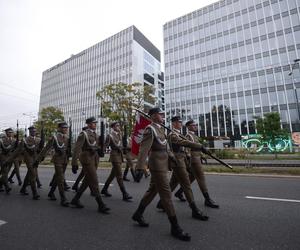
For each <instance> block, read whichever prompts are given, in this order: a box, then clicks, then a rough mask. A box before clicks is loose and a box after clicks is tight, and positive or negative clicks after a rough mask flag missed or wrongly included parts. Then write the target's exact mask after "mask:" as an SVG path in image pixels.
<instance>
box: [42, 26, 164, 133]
mask: <svg viewBox="0 0 300 250" xmlns="http://www.w3.org/2000/svg"><path fill="white" fill-rule="evenodd" d="M163 77H164V76H163V73H162V72H161V63H160V51H159V50H158V49H157V48H156V47H155V46H154V45H153V44H152V43H151V42H150V41H149V40H148V39H147V38H146V37H145V36H144V35H143V34H142V33H141V32H140V31H139V30H138V29H137V28H136V27H135V26H131V27H129V28H127V29H125V30H122V31H121V32H119V33H117V34H115V35H113V36H111V37H109V38H107V39H105V40H104V41H102V42H99V43H97V44H96V45H94V46H92V47H90V48H88V49H86V50H84V51H82V52H80V53H78V54H76V55H72V56H71V57H70V58H69V59H66V60H65V61H63V62H61V63H59V64H57V65H55V66H53V67H51V68H50V69H47V70H46V71H44V72H43V77H42V86H41V95H40V106H39V110H40V111H41V110H42V108H44V107H48V106H54V107H57V108H59V109H61V110H62V111H63V113H64V116H65V119H68V118H69V117H70V118H72V124H73V130H74V133H79V132H80V131H81V128H82V126H84V122H85V119H86V118H87V117H89V116H98V115H99V114H100V104H99V101H98V100H97V98H96V93H97V91H99V90H100V89H101V88H102V87H103V86H105V85H107V84H111V83H118V82H124V83H128V84H130V83H134V82H140V83H142V84H144V85H145V84H148V85H151V86H154V87H155V96H156V97H157V103H156V105H157V104H159V105H160V106H161V108H163V109H164V81H163ZM153 105H154V104H153V103H148V102H147V101H145V106H146V107H151V106H153Z"/></svg>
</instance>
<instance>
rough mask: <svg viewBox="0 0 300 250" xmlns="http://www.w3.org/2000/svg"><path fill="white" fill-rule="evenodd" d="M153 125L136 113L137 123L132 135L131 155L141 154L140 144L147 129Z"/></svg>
mask: <svg viewBox="0 0 300 250" xmlns="http://www.w3.org/2000/svg"><path fill="white" fill-rule="evenodd" d="M150 123H151V121H149V120H148V119H146V118H145V117H144V116H143V115H141V114H140V113H139V112H137V113H136V122H135V126H134V129H133V134H132V137H131V139H132V146H131V153H132V154H134V155H138V154H139V150H140V144H141V141H142V139H143V133H144V130H145V128H146V127H147V126H148V125H149V124H150Z"/></svg>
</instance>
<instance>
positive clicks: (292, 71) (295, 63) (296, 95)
mask: <svg viewBox="0 0 300 250" xmlns="http://www.w3.org/2000/svg"><path fill="white" fill-rule="evenodd" d="M299 62H300V59H295V60H294V64H293V65H292V69H291V71H290V72H289V76H291V78H292V84H293V88H294V91H295V97H296V107H297V112H298V123H299V122H300V108H299V99H298V93H297V88H296V85H295V80H294V77H293V73H294V69H295V67H296V65H298V66H299ZM299 72H300V69H299Z"/></svg>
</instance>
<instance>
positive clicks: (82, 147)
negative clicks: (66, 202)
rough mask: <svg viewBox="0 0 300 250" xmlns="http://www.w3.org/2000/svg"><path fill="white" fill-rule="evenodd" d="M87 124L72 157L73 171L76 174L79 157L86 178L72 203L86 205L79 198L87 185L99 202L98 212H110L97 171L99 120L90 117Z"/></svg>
mask: <svg viewBox="0 0 300 250" xmlns="http://www.w3.org/2000/svg"><path fill="white" fill-rule="evenodd" d="M86 124H87V126H88V129H87V130H86V131H82V132H81V133H80V134H79V136H78V138H77V141H76V144H75V148H74V153H73V157H72V172H73V173H75V174H76V172H77V170H78V159H79V160H80V163H81V165H82V168H83V172H84V179H83V182H82V184H81V186H80V187H79V190H78V192H77V193H76V195H75V197H74V198H73V200H72V201H71V204H72V205H73V206H75V207H77V208H83V207H84V206H83V205H82V204H81V202H80V200H79V199H80V197H81V195H82V194H83V193H84V191H85V190H86V189H87V187H89V188H90V190H91V193H92V194H93V195H94V196H95V199H96V202H97V203H98V212H100V213H104V214H108V213H109V212H108V211H109V210H110V209H109V208H108V207H107V206H106V205H105V204H104V203H103V201H102V198H101V195H100V191H99V183H98V176H97V171H96V168H97V165H98V161H99V157H98V149H99V146H100V140H99V136H98V135H97V134H96V132H95V130H96V124H97V120H96V119H95V117H90V118H88V119H86Z"/></svg>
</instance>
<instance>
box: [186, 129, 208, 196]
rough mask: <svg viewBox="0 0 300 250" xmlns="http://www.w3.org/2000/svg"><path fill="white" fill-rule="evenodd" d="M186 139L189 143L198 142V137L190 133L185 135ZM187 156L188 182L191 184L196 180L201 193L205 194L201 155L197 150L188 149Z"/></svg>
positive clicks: (205, 187)
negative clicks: (188, 161)
mask: <svg viewBox="0 0 300 250" xmlns="http://www.w3.org/2000/svg"><path fill="white" fill-rule="evenodd" d="M186 138H187V139H188V140H189V141H191V142H197V141H198V137H197V136H196V135H195V133H194V132H192V131H189V132H188V133H187V135H186ZM188 156H189V157H190V166H189V167H190V182H191V183H192V182H193V181H194V180H195V179H196V180H197V182H198V185H199V187H200V189H201V191H202V193H205V192H207V191H208V190H207V186H206V182H205V176H204V170H203V167H202V164H201V156H202V153H201V151H200V150H199V149H190V150H189V151H188Z"/></svg>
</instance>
